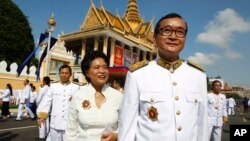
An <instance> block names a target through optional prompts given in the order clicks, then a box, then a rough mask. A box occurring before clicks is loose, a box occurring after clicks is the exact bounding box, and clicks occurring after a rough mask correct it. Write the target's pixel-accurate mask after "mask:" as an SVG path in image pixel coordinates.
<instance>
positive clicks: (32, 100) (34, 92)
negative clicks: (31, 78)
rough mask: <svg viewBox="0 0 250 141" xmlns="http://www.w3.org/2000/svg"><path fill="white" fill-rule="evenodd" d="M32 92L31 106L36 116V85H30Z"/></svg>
mask: <svg viewBox="0 0 250 141" xmlns="http://www.w3.org/2000/svg"><path fill="white" fill-rule="evenodd" d="M30 87H31V92H30V100H29V101H30V102H29V108H30V110H31V111H32V113H34V115H35V118H36V98H37V92H36V86H34V85H30Z"/></svg>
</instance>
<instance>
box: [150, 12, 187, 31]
mask: <svg viewBox="0 0 250 141" xmlns="http://www.w3.org/2000/svg"><path fill="white" fill-rule="evenodd" d="M171 18H180V19H182V20H183V21H184V22H185V25H186V34H187V32H188V25H187V23H186V21H185V20H184V19H183V18H182V17H181V15H179V14H177V13H174V12H172V13H169V14H167V15H165V16H164V17H162V18H161V19H160V20H159V21H158V22H157V23H156V25H155V29H154V34H155V35H156V34H158V33H159V26H160V23H161V21H163V20H165V19H171Z"/></svg>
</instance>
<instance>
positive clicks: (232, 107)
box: [228, 97, 236, 116]
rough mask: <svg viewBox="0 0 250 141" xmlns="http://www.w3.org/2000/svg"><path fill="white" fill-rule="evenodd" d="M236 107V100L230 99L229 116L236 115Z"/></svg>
mask: <svg viewBox="0 0 250 141" xmlns="http://www.w3.org/2000/svg"><path fill="white" fill-rule="evenodd" d="M235 106H236V102H235V100H234V99H233V98H232V97H230V98H229V99H228V115H233V116H234V115H235V111H234V107H235Z"/></svg>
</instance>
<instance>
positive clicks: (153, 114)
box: [148, 106, 158, 121]
mask: <svg viewBox="0 0 250 141" xmlns="http://www.w3.org/2000/svg"><path fill="white" fill-rule="evenodd" d="M148 118H149V119H151V120H152V121H156V120H158V112H157V109H156V108H155V107H154V106H150V107H148Z"/></svg>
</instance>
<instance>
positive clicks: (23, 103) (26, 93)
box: [16, 79, 35, 121]
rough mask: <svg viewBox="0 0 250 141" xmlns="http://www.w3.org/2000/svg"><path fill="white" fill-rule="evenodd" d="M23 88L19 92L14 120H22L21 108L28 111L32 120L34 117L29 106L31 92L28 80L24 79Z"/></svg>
mask: <svg viewBox="0 0 250 141" xmlns="http://www.w3.org/2000/svg"><path fill="white" fill-rule="evenodd" d="M23 84H24V88H23V91H22V93H21V97H20V103H19V105H18V113H17V118H16V121H20V120H22V114H23V108H25V109H26V110H27V112H28V113H29V116H30V117H31V119H32V120H34V119H35V115H34V113H32V111H31V109H30V108H29V99H30V93H31V87H30V85H29V80H28V79H25V80H24V81H23Z"/></svg>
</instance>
